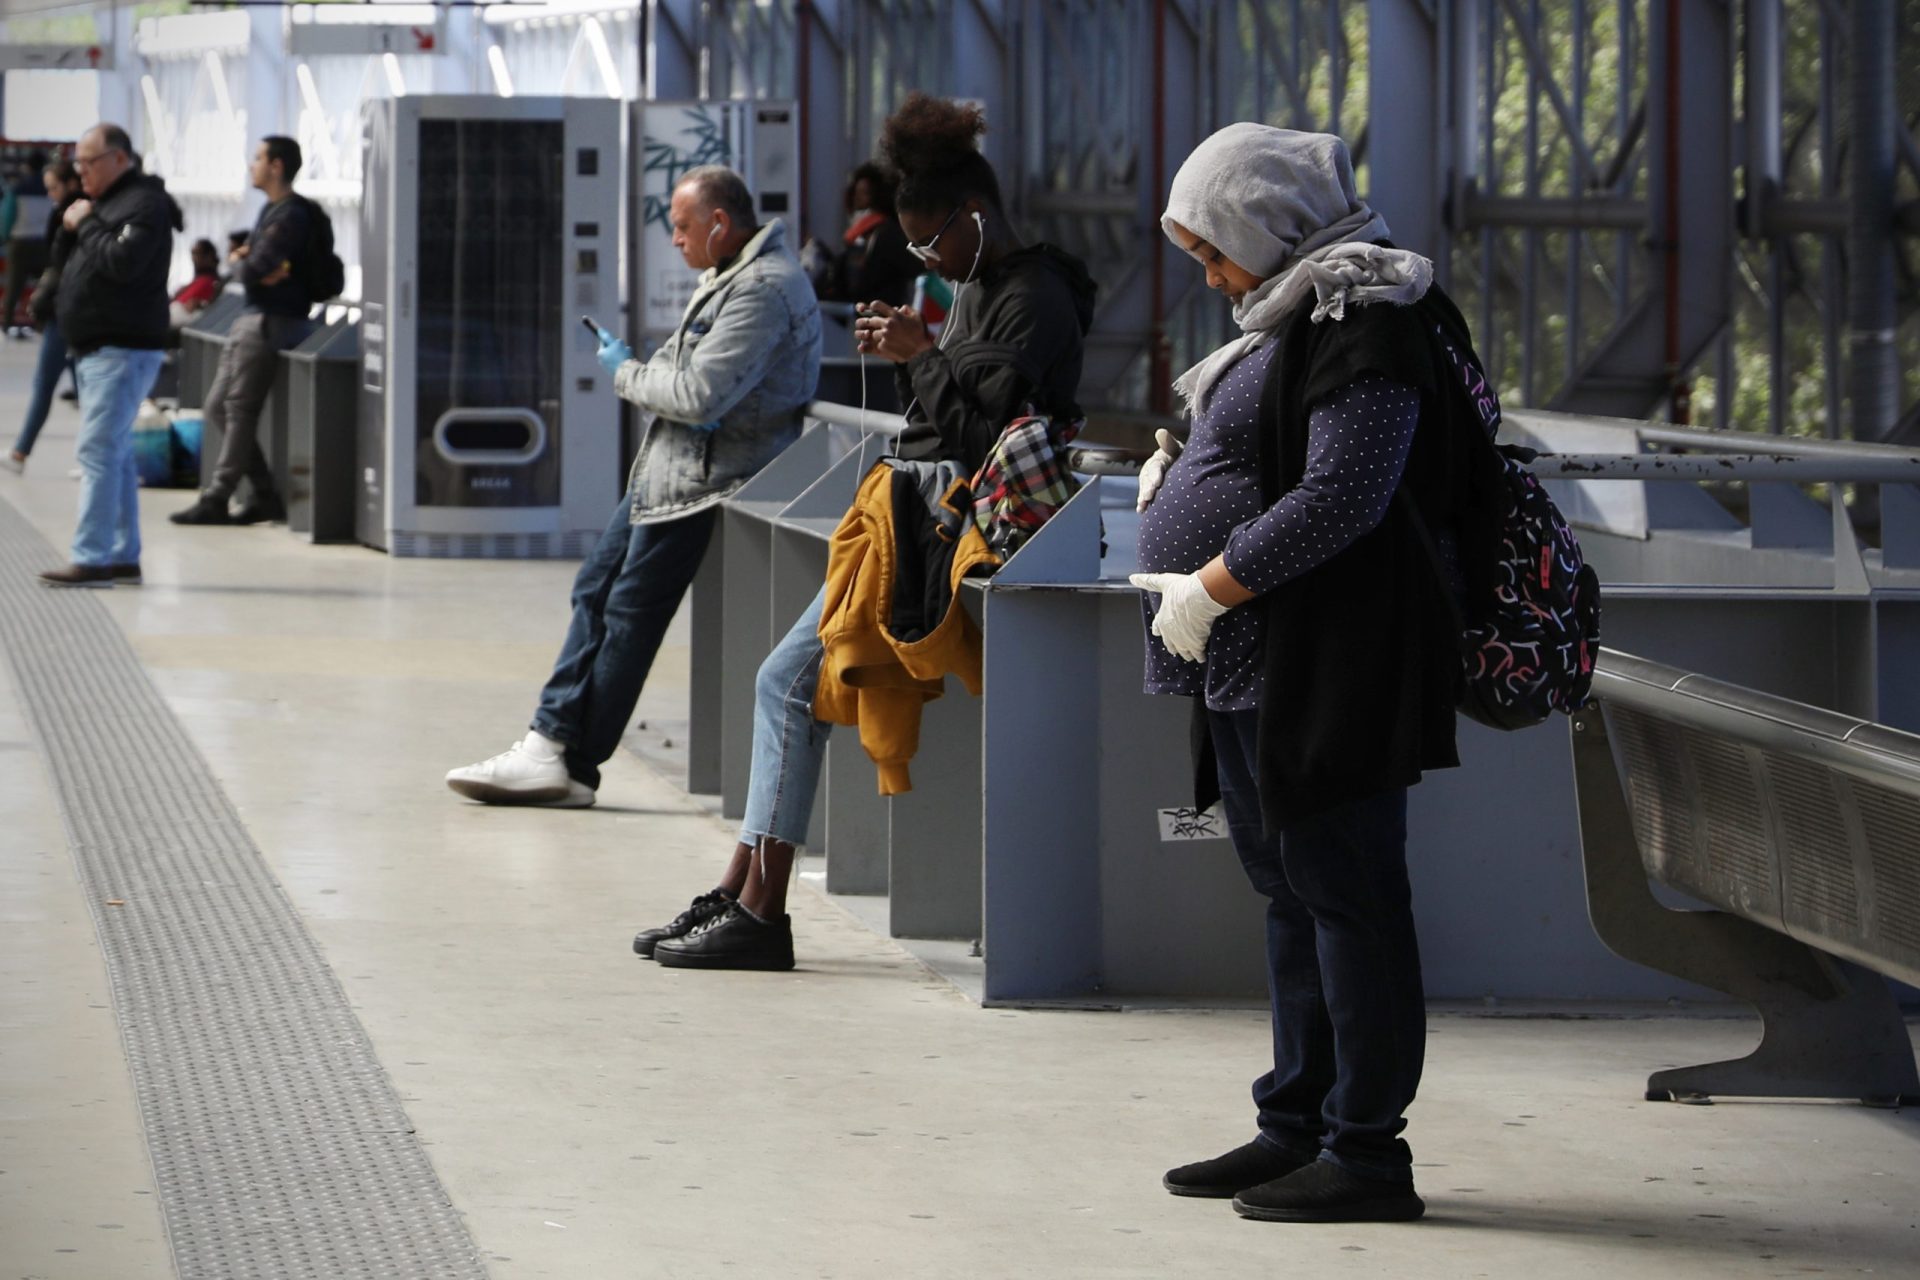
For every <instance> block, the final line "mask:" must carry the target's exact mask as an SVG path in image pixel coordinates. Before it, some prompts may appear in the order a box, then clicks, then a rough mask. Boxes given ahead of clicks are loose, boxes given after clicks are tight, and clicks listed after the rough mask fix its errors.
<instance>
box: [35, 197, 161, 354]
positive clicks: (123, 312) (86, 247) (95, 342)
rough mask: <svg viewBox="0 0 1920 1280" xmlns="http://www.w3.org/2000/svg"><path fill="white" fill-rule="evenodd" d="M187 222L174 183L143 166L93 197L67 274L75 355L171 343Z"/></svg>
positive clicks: (65, 296) (65, 301) (63, 326)
mask: <svg viewBox="0 0 1920 1280" xmlns="http://www.w3.org/2000/svg"><path fill="white" fill-rule="evenodd" d="M185 225H186V222H185V219H184V218H182V217H181V215H180V206H179V205H177V204H175V203H174V202H173V197H172V196H170V195H168V194H167V184H166V183H164V182H162V181H161V180H160V179H158V178H155V177H151V176H149V175H147V174H144V173H141V172H140V171H139V170H137V169H134V170H129V171H127V172H126V173H124V174H122V175H120V180H119V181H118V182H115V183H114V184H113V185H112V186H111V187H108V188H107V190H106V192H105V193H104V194H103V195H101V197H100V198H99V199H98V200H96V201H95V202H94V205H93V211H92V212H91V213H89V214H88V215H87V216H86V218H85V219H84V220H82V221H81V223H80V225H79V226H78V227H77V228H75V229H74V243H73V248H72V251H71V252H70V253H68V255H67V261H66V265H65V267H64V268H62V270H61V272H60V300H59V303H58V314H59V319H60V333H61V336H62V337H64V338H66V340H67V345H68V346H70V347H71V348H73V350H74V352H75V353H76V354H78V355H83V356H84V355H88V354H91V353H92V352H95V351H98V350H99V349H100V348H101V347H133V348H136V349H142V350H158V349H160V348H162V347H164V346H166V345H167V271H168V268H169V267H170V266H171V265H172V261H173V233H174V232H175V231H176V230H179V229H180V228H182V227H184V226H185Z"/></svg>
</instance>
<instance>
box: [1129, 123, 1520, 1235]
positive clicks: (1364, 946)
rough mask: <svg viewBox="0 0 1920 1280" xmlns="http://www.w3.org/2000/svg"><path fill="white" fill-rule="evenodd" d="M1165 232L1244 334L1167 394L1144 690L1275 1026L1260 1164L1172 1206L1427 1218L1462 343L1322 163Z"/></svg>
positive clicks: (1463, 454) (1221, 156)
mask: <svg viewBox="0 0 1920 1280" xmlns="http://www.w3.org/2000/svg"><path fill="white" fill-rule="evenodd" d="M1161 225H1162V229H1163V230H1164V231H1165V233H1166V235H1167V236H1168V238H1169V239H1171V240H1172V241H1173V243H1174V244H1175V245H1177V246H1178V247H1179V248H1180V249H1181V250H1182V251H1184V252H1185V253H1187V254H1188V255H1189V256H1191V257H1192V258H1193V259H1194V261H1195V262H1196V263H1198V264H1199V266H1200V268H1201V270H1203V271H1204V272H1205V274H1206V282H1207V285H1208V287H1210V288H1212V289H1215V290H1217V291H1219V292H1220V293H1223V294H1225V295H1226V297H1227V298H1228V299H1229V300H1231V302H1232V304H1233V316H1234V319H1235V321H1236V322H1237V324H1238V326H1239V328H1240V330H1241V334H1240V336H1239V337H1237V338H1235V339H1234V340H1233V341H1232V342H1230V343H1228V344H1227V345H1226V346H1224V347H1222V348H1221V349H1220V350H1218V351H1216V352H1214V353H1213V354H1212V355H1210V356H1208V357H1207V358H1206V359H1205V360H1203V361H1201V362H1200V364H1198V365H1197V366H1195V367H1194V368H1193V369H1191V370H1189V371H1188V372H1187V373H1186V374H1185V375H1184V376H1182V377H1181V378H1180V379H1179V380H1178V381H1177V382H1176V383H1175V388H1176V390H1177V391H1178V392H1179V394H1180V396H1181V398H1182V400H1183V401H1184V402H1185V404H1186V405H1187V407H1188V409H1189V410H1190V412H1191V414H1192V421H1191V430H1190V435H1189V439H1188V442H1187V444H1186V446H1185V449H1184V451H1182V452H1181V453H1180V454H1179V456H1178V458H1177V460H1175V459H1171V458H1169V457H1168V454H1167V453H1166V452H1163V453H1162V454H1160V455H1158V456H1157V457H1156V459H1155V461H1154V463H1153V464H1150V466H1149V468H1148V470H1147V472H1146V473H1145V474H1143V477H1142V491H1141V499H1140V501H1141V506H1142V509H1143V511H1144V513H1145V514H1144V516H1143V517H1142V525H1141V530H1140V553H1139V554H1140V567H1141V569H1142V570H1143V572H1142V573H1139V574H1136V575H1134V578H1133V581H1134V584H1135V585H1136V586H1139V587H1141V588H1142V589H1143V590H1144V591H1146V592H1147V593H1148V595H1147V604H1148V615H1149V617H1150V631H1149V634H1148V636H1147V641H1146V643H1147V660H1146V688H1147V691H1148V692H1150V693H1158V694H1174V695H1179V696H1184V697H1188V698H1191V699H1193V700H1194V703H1195V712H1196V718H1197V723H1196V735H1195V736H1196V741H1198V742H1201V743H1203V744H1204V746H1203V749H1202V750H1201V752H1200V753H1199V757H1200V758H1199V759H1198V760H1197V761H1196V775H1197V776H1196V779H1195V781H1196V791H1197V792H1198V793H1199V794H1198V796H1197V799H1198V801H1199V802H1200V803H1201V804H1202V807H1205V805H1206V804H1209V803H1211V802H1212V800H1213V799H1214V798H1215V797H1216V796H1217V797H1218V798H1219V799H1220V800H1221V801H1222V803H1223V807H1224V809H1225V811H1226V818H1227V826H1228V830H1229V833H1230V835H1231V837H1232V840H1233V846H1234V849H1235V852H1236V853H1237V854H1238V855H1239V857H1240V860H1241V862H1242V864H1243V866H1244V867H1245V870H1246V873H1247V877H1248V879H1249V880H1250V881H1251V882H1252V884H1253V887H1254V889H1255V890H1256V891H1257V892H1258V893H1259V894H1261V895H1262V896H1263V897H1265V898H1266V900H1267V909H1266V940H1267V960H1268V970H1269V972H1268V978H1269V994H1270V998H1271V1003H1272V1018H1273V1065H1272V1069H1271V1070H1269V1071H1267V1072H1265V1073H1264V1074H1262V1075H1261V1076H1260V1078H1259V1079H1258V1080H1257V1081H1255V1083H1254V1086H1253V1100H1254V1105H1255V1108H1256V1111H1257V1124H1258V1128H1257V1132H1256V1135H1255V1137H1254V1138H1253V1140H1252V1141H1250V1142H1248V1143H1246V1144H1245V1145H1243V1146H1240V1147H1237V1148H1235V1149H1234V1150H1232V1151H1229V1152H1227V1153H1226V1154H1225V1155H1222V1156H1219V1157H1217V1158H1214V1159H1211V1160H1202V1161H1200V1162H1198V1163H1196V1164H1189V1165H1183V1166H1181V1167H1179V1168H1176V1169H1173V1170H1171V1171H1170V1172H1168V1173H1167V1174H1166V1176H1165V1179H1164V1183H1165V1186H1166V1188H1167V1190H1169V1191H1171V1192H1172V1193H1174V1194H1175V1195H1182V1196H1199V1197H1216V1198H1220V1199H1228V1198H1231V1199H1232V1201H1233V1207H1234V1209H1235V1210H1236V1211H1237V1212H1238V1213H1240V1214H1241V1215H1243V1216H1245V1217H1249V1218H1258V1219H1263V1220H1270V1221H1282V1222H1351V1221H1390V1220H1407V1219H1412V1218H1417V1217H1419V1216H1420V1215H1421V1213H1422V1212H1424V1205H1423V1204H1422V1202H1421V1200H1420V1197H1419V1195H1418V1194H1417V1193H1416V1192H1415V1190H1414V1186H1413V1172H1412V1153H1411V1151H1410V1150H1409V1148H1408V1146H1407V1143H1406V1142H1405V1141H1404V1140H1403V1139H1402V1138H1401V1136H1400V1134H1401V1132H1402V1130H1403V1129H1404V1128H1405V1127H1406V1119H1405V1113H1406V1110H1407V1106H1408V1104H1409V1103H1411V1102H1412V1101H1413V1096H1414V1090H1415V1088H1416V1087H1417V1085H1418V1084H1419V1081H1420V1070H1421V1063H1422V1057H1423V1052H1424V1045H1425V1037H1426V1010H1425V1003H1424V994H1423V991H1422V987H1421V979H1420V956H1419V950H1418V946H1417V944H1416V941H1415V937H1414V921H1413V909H1412V899H1411V893H1410V890H1409V886H1408V879H1407V857H1406V834H1407V831H1406V817H1407V789H1408V787H1409V786H1411V785H1413V784H1414V783H1415V782H1417V781H1418V780H1419V778H1420V775H1421V771H1422V770H1424V769H1432V768H1443V767H1446V766H1450V765H1453V764H1457V763H1458V759H1457V756H1456V755H1455V751H1454V723H1453V717H1454V713H1453V706H1454V702H1455V699H1456V696H1457V691H1458V681H1459V679H1460V654H1459V647H1458V645H1459V641H1458V636H1457V634H1455V635H1453V636H1452V638H1449V634H1448V631H1449V621H1448V620H1449V618H1450V616H1451V614H1450V610H1449V608H1448V603H1447V600H1446V596H1445V594H1444V593H1446V592H1454V593H1456V594H1457V593H1458V592H1459V591H1460V590H1461V589H1462V587H1463V586H1464V585H1465V584H1463V582H1462V581H1461V574H1460V570H1459V568H1458V565H1459V564H1460V563H1462V562H1464V561H1469V560H1471V556H1469V555H1466V554H1463V553H1464V552H1465V551H1466V550H1467V549H1469V548H1470V547H1478V546H1479V545H1480V543H1479V542H1477V541H1471V540H1473V539H1480V538H1485V537H1487V536H1489V530H1490V526H1489V525H1487V524H1486V522H1484V521H1483V520H1481V519H1480V518H1479V517H1478V515H1477V514H1476V513H1475V512H1474V511H1473V510H1472V508H1473V507H1474V503H1473V501H1472V499H1471V496H1470V495H1471V493H1472V492H1474V490H1472V489H1470V487H1469V484H1468V481H1469V479H1470V475H1471V473H1472V471H1473V468H1474V462H1473V458H1474V456H1475V455H1473V454H1472V453H1470V452H1468V451H1467V449H1466V444H1467V442H1468V441H1469V440H1470V439H1471V437H1470V436H1469V435H1468V434H1466V433H1468V432H1473V431H1479V430H1481V428H1480V427H1479V425H1478V423H1477V422H1476V421H1474V420H1472V418H1471V417H1470V415H1471V406H1470V405H1468V404H1466V402H1465V398H1464V396H1463V395H1461V393H1460V391H1459V384H1460V375H1459V374H1458V373H1456V372H1454V371H1453V370H1452V369H1451V368H1450V367H1449V362H1450V355H1449V352H1453V353H1458V354H1457V357H1453V358H1459V359H1463V360H1466V359H1471V358H1472V348H1471V343H1470V342H1469V340H1468V338H1467V332H1466V327H1465V322H1464V321H1463V320H1461V318H1460V315H1459V312H1458V311H1457V310H1456V309H1455V308H1454V306H1453V304H1452V303H1451V302H1450V301H1448V300H1447V298H1446V297H1445V295H1444V294H1443V293H1442V292H1441V291H1440V290H1439V289H1438V288H1436V287H1435V286H1434V285H1433V283H1432V280H1433V264H1432V263H1431V262H1429V261H1428V260H1427V259H1426V258H1423V257H1421V256H1419V255H1418V254H1415V253H1411V252H1408V251H1406V250H1403V249H1399V248H1395V247H1394V246H1393V245H1392V243H1391V242H1390V241H1389V240H1388V239H1387V224H1386V222H1385V220H1384V219H1382V218H1381V217H1380V216H1379V215H1378V214H1376V213H1375V212H1374V211H1373V210H1372V209H1371V208H1369V207H1368V206H1367V204H1366V202H1365V201H1363V200H1361V199H1360V198H1359V196H1358V195H1356V194H1355V191H1354V183H1353V169H1352V162H1351V160H1350V159H1349V157H1348V154H1347V148H1346V145H1345V144H1344V143H1342V142H1341V141H1340V139H1338V138H1336V137H1332V136H1330V135H1326V134H1312V133H1297V132H1293V131H1291V130H1285V129H1273V128H1268V127H1266V126H1263V125H1254V124H1238V125H1233V126H1230V127H1229V128H1226V129H1223V130H1221V131H1220V132H1219V133H1216V134H1214V135H1213V136H1212V137H1210V138H1209V139H1207V140H1206V141H1205V142H1203V143H1202V144H1201V145H1200V147H1199V148H1198V149H1197V150H1196V151H1195V152H1194V153H1193V155H1192V156H1191V157H1189V158H1188V160H1187V161H1186V163H1185V164H1184V165H1183V166H1182V167H1181V169H1180V171H1179V173H1178V174H1177V175H1176V176H1175V178H1174V181H1173V187H1172V191H1171V193H1170V196H1169V199H1168V204H1167V211H1166V215H1165V217H1164V218H1163V219H1162V221H1161ZM1165 443H1166V445H1167V446H1171V445H1172V443H1173V442H1172V441H1171V439H1170V438H1169V439H1168V440H1167V441H1166V442H1165ZM1483 449H1484V446H1483ZM1486 452H1490V451H1486ZM1396 493H1399V494H1401V495H1403V496H1402V498H1401V500H1399V501H1396V500H1395V495H1396ZM1415 511H1417V513H1418V518H1419V519H1420V520H1422V521H1424V523H1425V525H1426V527H1427V529H1428V530H1430V531H1431V533H1432V536H1433V538H1434V541H1435V542H1437V543H1438V548H1439V552H1438V554H1437V555H1436V554H1433V553H1430V552H1428V551H1426V550H1425V549H1424V548H1425V543H1424V542H1423V541H1421V540H1419V535H1418V533H1417V531H1416V530H1415V528H1414V527H1413V523H1412V522H1413V520H1414V518H1415V515H1414V512H1415Z"/></svg>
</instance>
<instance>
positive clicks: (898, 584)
mask: <svg viewBox="0 0 1920 1280" xmlns="http://www.w3.org/2000/svg"><path fill="white" fill-rule="evenodd" d="M942 505H943V506H944V507H945V509H946V510H947V511H948V513H949V514H950V515H953V516H964V517H965V518H964V519H961V520H958V521H957V524H958V530H959V532H958V535H957V536H954V535H952V534H949V533H947V532H945V528H944V526H942V525H940V524H937V523H936V522H935V520H934V519H933V516H932V514H931V513H930V512H929V511H928V509H927V506H926V502H925V500H924V499H923V498H921V497H920V495H919V493H918V491H917V489H916V487H915V484H914V482H913V480H912V479H911V478H909V477H908V476H906V475H903V474H902V473H900V472H897V471H896V470H895V469H894V468H893V467H891V466H889V465H887V464H886V463H879V464H876V465H875V466H874V467H873V469H872V470H870V471H869V472H867V475H866V478H865V479H863V480H862V481H861V482H860V491H859V493H858V494H857V495H856V496H855V497H854V500H853V506H852V508H851V509H849V510H848V512H847V514H846V516H845V517H844V518H843V519H842V520H841V521H840V527H839V528H838V529H836V530H834V534H833V541H832V544H831V547H830V550H829V552H828V557H827V594H826V604H825V608H824V610H823V612H822V613H821V615H820V641H821V643H822V644H823V645H825V646H826V658H825V660H824V661H823V663H822V665H821V668H820V687H819V691H818V692H817V693H815V694H814V699H813V714H814V715H815V716H816V717H817V718H819V719H821V720H825V721H829V722H831V723H833V724H844V725H858V726H859V727H860V745H861V746H862V747H864V748H865V749H866V752H867V754H868V755H869V756H871V757H872V758H873V762H874V764H875V765H877V766H878V767H879V770H880V794H881V795H883V796H891V795H899V794H900V793H901V792H903V791H911V790H912V789H913V779H912V777H911V775H910V774H909V773H908V770H907V765H908V762H909V761H911V760H912V759H913V753H914V752H915V751H916V750H917V749H918V748H919V746H920V708H921V707H922V705H924V704H925V703H927V702H930V701H932V700H933V699H935V698H937V697H939V696H940V694H941V693H942V691H943V690H944V688H945V677H946V676H948V675H949V674H951V675H956V676H958V677H959V678H960V682H961V683H962V684H964V685H965V686H966V687H967V692H968V693H971V694H973V695H975V696H976V697H977V696H979V693H980V666H981V641H980V629H979V628H978V627H977V626H975V625H974V622H973V619H972V618H970V617H968V616H967V611H966V610H965V609H963V608H962V607H961V606H960V580H961V579H962V578H965V577H966V576H967V574H968V572H969V571H971V570H974V569H978V568H981V567H983V566H995V565H998V564H999V563H1000V560H999V557H997V556H995V555H994V553H993V552H992V551H991V550H989V549H988V547H987V543H986V539H984V538H983V537H981V536H980V531H979V530H978V529H977V528H976V527H975V525H974V523H973V520H972V516H971V506H972V495H971V493H970V492H969V491H968V489H967V486H966V482H965V481H964V480H961V481H956V482H955V483H954V485H953V486H952V487H951V488H950V489H948V491H947V493H946V496H945V498H944V499H943V502H942ZM896 520H899V521H907V520H912V521H915V522H916V524H915V527H914V528H912V529H904V530H903V529H901V528H898V527H896ZM954 523H956V522H955V521H951V520H950V521H948V522H946V524H947V525H952V524H954ZM902 534H905V535H906V536H905V538H904V539H903V537H902ZM903 540H904V541H906V542H907V545H908V546H909V548H910V549H911V548H914V547H918V548H920V549H921V551H922V553H923V554H922V559H923V563H922V564H920V565H917V566H915V565H909V566H905V567H906V568H907V569H908V573H907V574H906V575H905V579H904V582H903V577H902V573H901V570H902V567H903V566H901V565H900V564H899V563H898V562H897V558H898V556H899V554H900V550H899V549H900V546H901V544H902V542H903ZM936 575H937V577H936ZM934 581H938V582H940V583H942V584H943V585H944V587H945V590H944V591H928V590H925V589H923V586H922V584H923V583H931V582H934ZM942 604H943V605H944V608H943V611H941V615H940V616H938V617H933V616H928V615H930V614H931V613H933V612H934V611H935V609H936V608H938V607H940V606H941V605H942ZM896 630H898V631H901V632H904V633H905V634H896Z"/></svg>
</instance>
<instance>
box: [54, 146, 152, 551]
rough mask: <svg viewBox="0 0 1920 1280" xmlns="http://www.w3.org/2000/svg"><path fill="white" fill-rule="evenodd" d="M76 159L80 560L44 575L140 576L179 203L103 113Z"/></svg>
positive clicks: (70, 216)
mask: <svg viewBox="0 0 1920 1280" xmlns="http://www.w3.org/2000/svg"><path fill="white" fill-rule="evenodd" d="M73 164H74V167H75V168H76V169H78V170H79V171H80V187H81V190H82V191H84V192H85V193H86V196H85V198H84V199H81V200H76V201H74V202H73V204H71V205H69V206H68V208H67V212H66V216H65V217H64V218H63V219H62V220H61V221H62V225H63V226H65V227H66V229H67V230H68V231H71V232H72V233H73V236H74V243H73V248H72V251H71V253H70V254H69V255H68V257H67V261H66V266H65V268H64V269H63V270H62V271H61V273H60V297H59V301H58V303H57V311H58V318H59V325H60V332H61V333H62V334H64V335H65V336H66V339H67V343H68V345H69V346H70V347H71V348H72V350H73V352H74V354H75V355H76V356H77V357H78V358H79V363H78V372H79V377H80V440H79V445H78V447H77V449H76V451H75V452H76V455H77V458H78V461H79V463H80V519H79V527H78V528H77V529H75V531H74V535H73V563H71V564H69V565H68V566H67V567H66V568H64V569H51V570H48V571H47V572H45V573H42V574H41V575H40V578H41V581H43V582H45V583H46V584H47V585H48V586H53V587H110V586H112V585H113V584H114V583H115V582H124V583H127V584H129V585H132V584H136V583H138V582H139V581H140V499H139V493H140V481H139V478H138V476H137V474H136V473H135V471H134V463H133V418H134V414H135V413H136V412H138V410H139V408H140V401H141V400H142V399H143V398H144V397H145V396H146V394H147V392H148V390H150V389H151V388H152V386H153V379H154V376H155V375H156V374H157V373H159V371H160V351H161V348H163V347H164V346H166V343H167V267H168V264H169V262H170V261H171V260H172V258H173V233H174V230H175V229H176V228H178V227H180V226H181V225H182V219H181V216H180V207H179V206H178V205H176V204H175V203H174V202H173V197H172V196H170V195H168V194H167V188H166V184H165V183H163V182H161V181H160V179H158V178H154V177H149V176H148V175H146V174H144V173H142V172H140V166H139V162H138V161H137V160H135V158H134V155H133V143H132V141H131V140H130V139H129V138H128V137H127V131H126V130H124V129H122V128H121V127H120V126H119V125H116V124H97V125H95V126H94V127H93V128H91V129H89V130H87V132H86V133H84V134H82V135H81V137H80V143H79V145H78V147H76V148H75V150H74V156H73Z"/></svg>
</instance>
